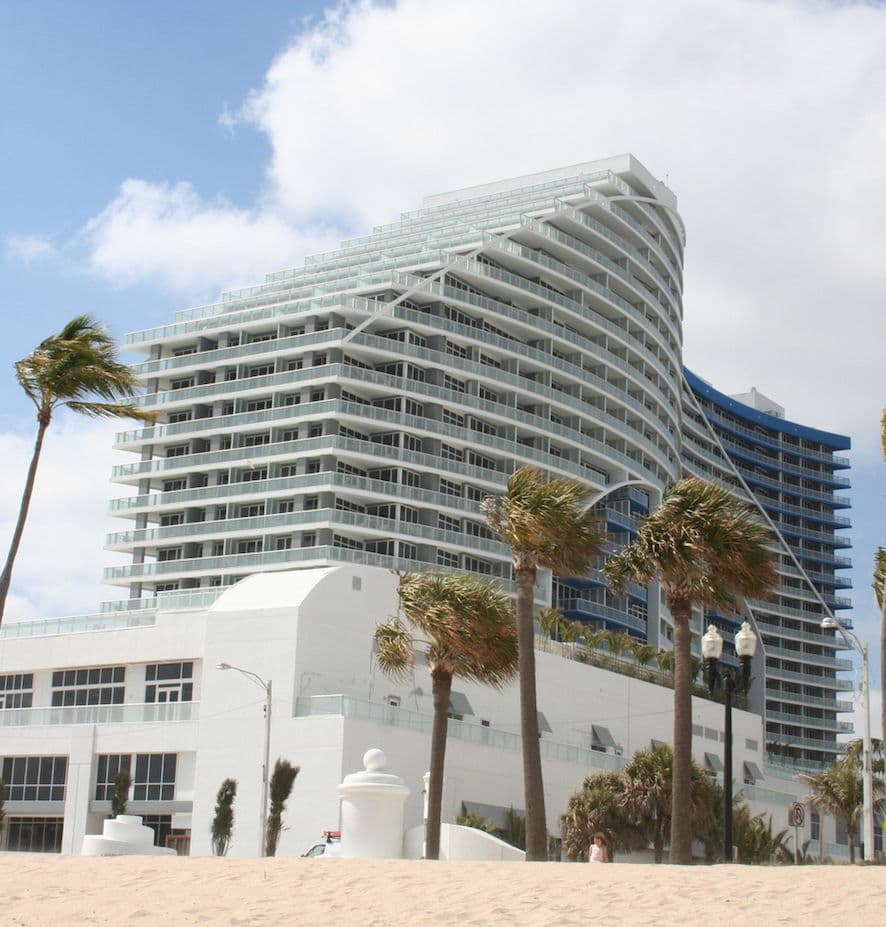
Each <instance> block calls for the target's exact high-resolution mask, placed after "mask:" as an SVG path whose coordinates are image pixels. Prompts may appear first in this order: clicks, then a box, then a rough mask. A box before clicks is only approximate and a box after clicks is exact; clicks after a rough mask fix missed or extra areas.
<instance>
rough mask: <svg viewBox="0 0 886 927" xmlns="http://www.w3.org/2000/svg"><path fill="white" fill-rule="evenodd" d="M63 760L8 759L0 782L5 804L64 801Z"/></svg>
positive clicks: (13, 757) (66, 762)
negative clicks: (3, 790)
mask: <svg viewBox="0 0 886 927" xmlns="http://www.w3.org/2000/svg"><path fill="white" fill-rule="evenodd" d="M67 772H68V758H67V757H66V756H7V757H5V758H4V760H3V774H2V775H3V781H4V782H5V783H6V800H7V801H64V800H65V778H66V776H67Z"/></svg>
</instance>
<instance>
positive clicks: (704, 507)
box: [606, 477, 775, 865]
mask: <svg viewBox="0 0 886 927" xmlns="http://www.w3.org/2000/svg"><path fill="white" fill-rule="evenodd" d="M770 540H771V535H770V533H769V531H768V529H767V528H766V527H764V526H763V524H762V523H761V522H760V521H758V519H757V516H756V514H755V513H754V511H753V510H752V509H751V508H750V507H749V506H748V505H746V504H745V503H743V502H742V501H740V500H739V499H737V498H736V497H735V496H733V495H732V493H731V492H729V491H728V490H727V489H725V488H723V487H720V486H716V485H714V484H713V483H708V482H706V481H705V480H700V479H697V478H694V477H692V478H689V479H684V480H680V481H679V482H678V483H676V484H675V485H674V486H673V487H671V489H670V490H669V491H668V492H667V493H666V494H665V497H664V499H663V500H662V504H661V506H660V508H659V509H658V510H657V511H655V512H653V513H652V514H651V515H650V516H649V517H648V518H646V519H645V520H644V522H643V524H642V525H641V526H640V529H639V532H638V534H637V537H636V539H635V540H634V541H633V542H632V543H631V544H630V545H629V546H628V547H626V548H625V549H624V550H622V551H620V552H619V553H618V554H616V555H615V556H614V557H611V558H610V559H609V561H608V563H607V564H606V575H607V577H608V579H609V582H610V584H611V585H612V587H613V588H614V589H615V590H616V591H622V590H624V589H625V588H626V587H627V585H628V583H630V582H637V583H641V584H646V583H649V582H651V581H652V580H654V579H658V580H660V581H661V583H662V586H663V588H664V593H665V598H666V600H667V604H668V609H669V610H670V613H671V617H672V618H673V621H674V788H673V811H672V815H671V819H672V821H673V831H672V834H671V862H673V863H680V864H684V865H685V864H688V863H691V862H692V833H691V828H690V818H689V807H690V760H691V757H692V679H691V672H692V663H691V652H690V646H691V629H690V619H691V616H692V609H693V607H694V606H702V605H711V606H720V607H722V608H729V609H734V608H735V606H736V602H735V598H736V596H757V595H764V594H765V593H766V592H767V591H768V590H769V588H770V587H771V586H772V584H773V583H774V582H775V571H774V568H773V555H772V553H771V552H770V551H769V550H768V549H767V547H766V545H767V544H768V543H769V542H770Z"/></svg>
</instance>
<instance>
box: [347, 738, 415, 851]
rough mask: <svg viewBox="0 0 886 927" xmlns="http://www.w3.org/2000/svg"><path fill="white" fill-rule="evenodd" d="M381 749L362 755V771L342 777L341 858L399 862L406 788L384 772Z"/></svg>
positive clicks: (383, 758) (399, 779)
mask: <svg viewBox="0 0 886 927" xmlns="http://www.w3.org/2000/svg"><path fill="white" fill-rule="evenodd" d="M386 765H387V758H386V757H385V755H384V753H383V752H382V751H381V750H367V751H366V753H364V754H363V766H364V769H363V770H362V772H356V773H351V774H350V775H349V776H345V778H344V781H343V782H342V784H341V785H340V786H339V787H338V791H339V794H340V795H341V855H342V856H343V857H345V858H348V859H402V857H403V813H404V805H405V803H406V799H407V797H408V796H409V789H408V788H407V787H406V785H405V783H404V782H403V780H402V779H401V778H400V776H395V775H393V774H392V773H386V772H383V771H382V770H384V768H385V766H386Z"/></svg>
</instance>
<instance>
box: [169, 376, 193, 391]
mask: <svg viewBox="0 0 886 927" xmlns="http://www.w3.org/2000/svg"><path fill="white" fill-rule="evenodd" d="M193 385H194V378H193V377H187V378H186V379H184V380H173V381H172V382H171V383H170V384H169V388H170V389H188V387H191V386H193Z"/></svg>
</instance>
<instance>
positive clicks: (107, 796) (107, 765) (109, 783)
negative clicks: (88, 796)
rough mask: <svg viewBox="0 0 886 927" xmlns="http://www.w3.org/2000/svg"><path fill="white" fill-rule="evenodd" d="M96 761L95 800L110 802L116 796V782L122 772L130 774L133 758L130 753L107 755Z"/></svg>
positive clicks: (100, 756) (101, 755)
mask: <svg viewBox="0 0 886 927" xmlns="http://www.w3.org/2000/svg"><path fill="white" fill-rule="evenodd" d="M96 759H97V760H98V762H97V764H96V772H95V800H96V801H110V800H111V798H112V796H113V794H114V780H115V779H116V778H117V774H118V773H119V772H120V771H121V770H123V771H125V772H129V769H130V764H131V762H132V757H131V756H130V755H129V754H128V753H107V754H100V755H99V756H98V757H96Z"/></svg>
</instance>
